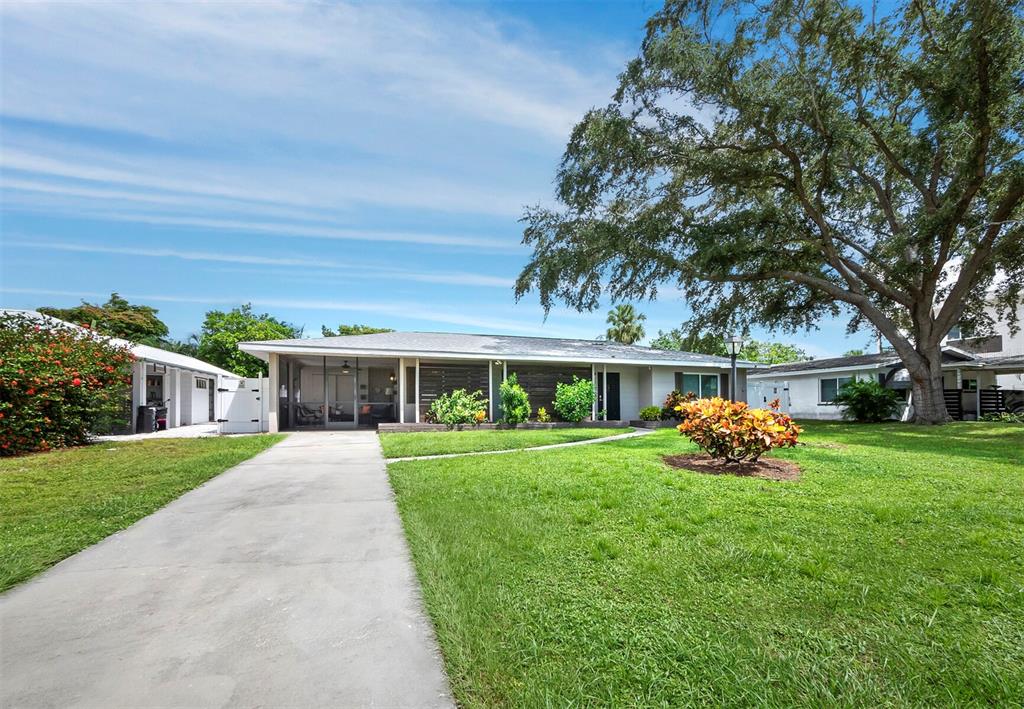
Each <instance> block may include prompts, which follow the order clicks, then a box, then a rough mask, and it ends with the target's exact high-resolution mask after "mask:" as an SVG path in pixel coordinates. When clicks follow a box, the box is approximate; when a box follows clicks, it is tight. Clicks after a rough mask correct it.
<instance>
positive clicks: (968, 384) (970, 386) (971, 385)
mask: <svg viewBox="0 0 1024 709" xmlns="http://www.w3.org/2000/svg"><path fill="white" fill-rule="evenodd" d="M961 386H962V387H963V390H964V391H978V380H977V379H964V380H963V383H962V384H961Z"/></svg>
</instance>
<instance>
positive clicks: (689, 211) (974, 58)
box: [516, 0, 1024, 423]
mask: <svg viewBox="0 0 1024 709" xmlns="http://www.w3.org/2000/svg"><path fill="white" fill-rule="evenodd" d="M880 5H881V6H883V7H884V8H885V10H884V12H883V11H882V10H872V6H870V5H868V4H867V3H857V4H854V3H847V2H843V1H842V0H803V1H798V0H777V1H776V2H774V3H753V2H745V1H740V0H719V1H713V0H670V1H669V2H668V3H667V4H666V5H665V7H664V9H663V10H661V11H660V12H658V13H657V14H656V15H655V16H654V17H653V18H652V19H651V20H650V21H649V23H648V26H647V34H646V38H645V40H644V42H643V45H642V50H641V53H640V56H639V57H638V58H637V59H635V60H634V61H632V62H631V63H630V64H629V65H628V66H627V68H626V70H625V72H624V73H623V74H622V76H621V79H620V86H619V88H618V90H617V92H616V94H615V96H614V98H613V101H612V103H611V104H610V105H608V106H606V107H604V108H598V109H593V110H591V111H590V112H589V113H588V114H587V115H586V116H585V117H584V118H583V120H582V122H580V124H579V125H577V126H576V128H575V130H574V131H573V133H572V137H571V139H570V141H569V145H568V147H567V149H566V153H565V156H564V158H563V160H562V164H561V167H560V170H559V173H558V197H559V199H560V201H561V203H562V207H560V208H558V209H547V208H541V207H537V208H534V209H531V210H529V211H528V212H527V214H526V217H525V221H526V222H527V226H526V229H525V237H524V241H525V243H527V244H528V245H531V246H532V247H533V255H532V258H531V259H530V261H529V263H528V265H527V266H526V267H525V268H524V270H523V272H522V273H521V275H520V277H519V280H518V283H517V287H516V290H517V294H518V295H520V296H521V295H523V294H524V293H526V292H528V291H530V290H533V289H536V290H538V291H539V293H540V298H541V302H542V303H543V304H544V306H545V307H550V306H551V305H552V302H553V301H554V300H562V301H564V302H566V303H568V304H569V305H571V306H574V307H576V308H579V309H593V308H595V307H597V306H598V305H599V303H600V299H601V296H602V294H605V295H608V296H610V297H611V298H612V299H615V300H620V299H621V300H636V299H640V298H645V297H656V296H657V293H658V289H659V288H665V287H666V286H671V287H673V288H679V289H681V290H682V291H683V293H684V295H685V296H686V298H687V299H688V301H689V303H690V305H691V307H692V309H693V312H694V320H693V322H692V324H693V325H697V326H703V327H712V328H717V329H719V330H721V331H724V330H725V329H726V328H731V327H743V326H749V325H751V324H762V325H767V326H769V327H774V328H780V329H782V330H788V331H792V330H795V329H798V328H805V327H813V326H814V323H815V322H816V321H817V320H819V319H820V318H822V317H828V316H831V317H834V316H837V315H839V314H841V313H842V312H844V311H845V312H848V313H850V314H851V315H852V320H851V328H854V329H855V328H857V327H859V326H861V325H864V324H868V323H870V325H871V326H872V327H874V328H876V329H877V330H879V331H880V332H881V333H882V334H883V335H884V336H885V338H886V339H887V340H888V341H889V342H890V343H891V344H892V346H893V347H894V348H895V350H896V352H897V354H898V355H899V357H900V358H901V359H902V361H903V363H904V365H905V366H906V368H907V370H908V372H909V374H910V378H911V383H912V391H913V403H914V405H915V416H916V419H917V420H918V421H921V422H930V423H939V422H942V421H945V420H948V414H947V413H946V410H945V405H944V402H943V396H942V372H941V363H942V355H941V352H940V342H941V341H942V338H943V337H944V335H945V334H946V333H947V332H948V331H949V329H950V328H951V327H952V326H953V325H955V324H956V323H958V322H963V323H965V324H967V325H968V326H972V327H973V328H974V329H975V330H978V329H983V328H984V326H985V325H986V324H988V323H986V315H985V312H984V309H983V306H984V305H985V303H986V301H988V303H989V304H994V305H995V306H996V308H997V311H998V313H999V314H1000V316H1001V317H1004V318H1006V319H1007V320H1009V321H1010V323H1011V326H1013V327H1015V326H1016V321H1015V320H1014V317H1015V315H1014V307H1013V306H1015V305H1016V304H1017V303H1019V302H1020V299H1021V291H1020V283H1021V279H1022V278H1024V237H1022V234H1024V225H1022V218H1024V215H1022V211H1024V207H1022V198H1024V166H1022V150H1024V142H1022V129H1024V30H1022V26H1024V21H1022V14H1024V13H1022V4H1021V2H1020V1H1019V0H962V1H956V2H940V1H937V0H909V1H907V2H903V3H901V4H896V3H884V4H880Z"/></svg>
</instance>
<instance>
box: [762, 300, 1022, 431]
mask: <svg viewBox="0 0 1024 709" xmlns="http://www.w3.org/2000/svg"><path fill="white" fill-rule="evenodd" d="M1018 312H1019V313H1020V318H1021V319H1022V322H1024V306H1022V309H1021V310H1019V311H1018ZM942 352H943V359H944V363H943V365H942V369H943V386H944V388H945V390H946V408H947V410H948V411H949V414H950V416H952V417H953V418H954V419H967V420H973V419H976V418H977V417H978V412H979V411H980V412H981V413H982V414H984V413H989V412H993V411H999V410H1005V409H1009V410H1011V411H1019V410H1022V409H1024V333H1021V332H1018V333H1015V334H1013V335H1011V334H1010V329H1009V326H1008V325H1006V324H1005V323H1002V322H999V323H997V325H996V327H995V334H994V335H992V336H988V337H974V338H971V337H961V333H960V332H959V329H958V328H954V330H953V331H952V332H951V333H950V337H948V338H947V339H946V341H945V342H944V343H943V348H942ZM851 379H877V380H878V381H879V382H880V383H881V384H883V385H884V386H887V387H889V388H891V389H895V390H897V391H900V392H902V393H903V394H904V397H905V400H907V401H908V403H909V404H911V405H912V404H913V400H912V397H911V396H910V395H909V392H910V382H909V378H908V377H907V371H906V370H905V369H904V368H903V364H902V363H901V362H900V359H899V357H898V356H896V354H895V353H893V352H883V353H880V354H868V355H857V356H852V357H832V358H829V359H819V360H812V361H810V362H792V363H789V364H778V365H774V366H772V367H770V368H768V369H767V370H760V371H757V372H751V373H750V374H749V375H748V391H749V394H750V396H749V401H750V404H751V406H760V405H764V404H765V403H767V402H769V401H771V400H772V399H774V398H776V397H778V398H779V399H780V400H781V402H782V407H783V409H784V410H786V411H788V412H789V413H790V415H792V416H793V417H795V418H807V419H831V420H836V419H841V418H842V411H841V410H840V408H839V407H838V406H836V405H835V403H834V402H833V399H834V397H835V394H836V392H837V391H838V390H839V388H840V387H842V386H843V385H844V384H846V382H848V381H849V380H851ZM907 414H908V412H907V410H906V407H904V410H903V412H902V414H901V415H900V417H901V418H906V417H907Z"/></svg>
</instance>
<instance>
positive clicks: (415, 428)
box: [377, 420, 634, 433]
mask: <svg viewBox="0 0 1024 709" xmlns="http://www.w3.org/2000/svg"><path fill="white" fill-rule="evenodd" d="M633 424H634V422H632V421H625V420H620V421H580V422H579V423H573V422H571V421H552V422H551V423H537V422H534V421H530V422H528V423H520V424H516V425H515V426H510V425H507V424H503V423H482V424H479V425H478V426H473V425H472V424H465V425H463V426H456V427H455V428H454V429H449V428H448V427H447V426H445V425H444V424H443V423H381V424H377V433H423V432H427V431H448V430H454V431H496V430H503V431H511V430H520V431H536V430H545V429H551V428H631V427H632V426H633Z"/></svg>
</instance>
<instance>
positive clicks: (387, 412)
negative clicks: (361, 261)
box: [239, 332, 764, 431]
mask: <svg viewBox="0 0 1024 709" xmlns="http://www.w3.org/2000/svg"><path fill="white" fill-rule="evenodd" d="M239 348H240V349H241V350H242V351H244V352H248V353H250V354H252V355H255V356H257V357H260V358H261V359H263V360H264V361H266V362H267V363H268V364H269V366H270V391H271V392H272V394H271V396H270V402H269V410H268V422H269V429H270V430H271V431H277V430H288V429H322V428H354V427H358V426H374V425H376V424H379V423H417V422H421V421H422V420H423V417H424V415H425V414H426V412H427V411H428V409H429V408H430V405H431V403H432V402H433V401H434V400H435V399H436V398H437V397H438V396H439V395H441V394H443V393H447V392H450V391H452V390H454V389H467V390H469V391H473V390H477V389H479V390H480V391H481V392H483V393H484V395H485V396H486V397H487V399H488V402H489V406H488V408H489V410H488V416H489V418H490V419H491V420H492V421H493V420H497V419H498V418H500V417H501V403H500V398H499V396H498V387H499V385H500V383H501V381H502V380H503V379H504V378H506V377H507V376H509V375H511V374H513V373H514V374H516V376H517V378H518V380H519V383H520V384H521V385H522V386H523V388H525V389H526V391H527V393H528V394H529V395H530V403H531V405H532V407H533V410H534V413H536V410H537V409H538V408H539V407H541V406H543V407H545V408H546V409H547V411H548V412H549V413H553V401H554V396H555V386H556V384H557V383H558V382H570V381H572V380H573V377H579V378H581V379H589V380H590V381H591V382H593V386H594V389H595V391H596V393H597V397H596V398H597V401H596V402H595V404H594V410H593V412H592V416H593V418H595V419H606V420H631V419H636V418H639V413H640V409H642V408H643V407H645V406H659V407H660V406H661V405H662V403H663V402H664V400H665V397H666V396H667V395H668V394H669V393H670V392H671V391H672V390H673V389H680V390H683V391H693V392H695V393H697V394H700V395H703V396H714V395H728V393H729V392H730V391H731V390H732V389H733V386H732V382H730V379H731V374H730V360H729V359H728V358H726V357H714V356H710V355H701V354H693V353H689V352H677V351H668V350H656V349H652V348H650V347H641V346H638V345H623V344H619V343H617V342H608V341H603V340H569V339H559V338H546V337H514V336H509V335H471V334H461V333H440V332H385V333H377V334H372V335H351V336H343V337H326V338H319V339H297V340H272V341H268V342H243V343H241V344H240V345H239ZM763 366H764V365H758V364H754V363H751V362H739V363H738V365H737V377H736V379H737V381H736V383H735V390H736V394H737V398H738V399H741V400H742V399H743V398H745V397H746V375H747V370H748V369H751V368H757V367H763Z"/></svg>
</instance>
